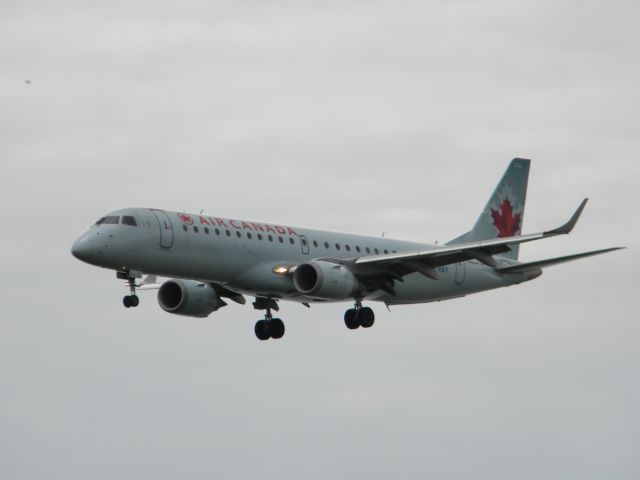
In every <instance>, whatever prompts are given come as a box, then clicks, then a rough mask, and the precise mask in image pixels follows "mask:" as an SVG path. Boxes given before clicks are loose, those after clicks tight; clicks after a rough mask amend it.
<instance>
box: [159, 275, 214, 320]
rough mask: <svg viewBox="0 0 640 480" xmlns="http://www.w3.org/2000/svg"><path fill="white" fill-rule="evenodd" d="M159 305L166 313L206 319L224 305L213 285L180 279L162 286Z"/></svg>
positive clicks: (168, 281) (169, 281)
mask: <svg viewBox="0 0 640 480" xmlns="http://www.w3.org/2000/svg"><path fill="white" fill-rule="evenodd" d="M158 303H159V304H160V307H161V308H162V309H163V310H164V311H165V312H169V313H175V314H176V315H186V316H188V317H206V316H208V315H209V314H210V313H212V312H215V311H216V310H218V309H219V308H220V307H222V306H223V305H224V303H223V302H222V300H220V297H218V294H217V293H216V292H215V290H214V289H213V288H212V287H211V285H209V284H207V283H202V282H197V281H195V280H178V279H173V280H167V281H166V282H164V283H163V284H162V286H161V287H160V290H158Z"/></svg>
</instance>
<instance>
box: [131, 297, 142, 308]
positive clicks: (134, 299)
mask: <svg viewBox="0 0 640 480" xmlns="http://www.w3.org/2000/svg"><path fill="white" fill-rule="evenodd" d="M138 305H140V299H139V298H138V296H137V295H131V306H132V307H137V306H138Z"/></svg>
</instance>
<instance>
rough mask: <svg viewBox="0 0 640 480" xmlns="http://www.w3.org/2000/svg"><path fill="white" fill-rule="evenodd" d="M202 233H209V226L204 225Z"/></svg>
mask: <svg viewBox="0 0 640 480" xmlns="http://www.w3.org/2000/svg"><path fill="white" fill-rule="evenodd" d="M204 233H206V234H207V235H209V227H204Z"/></svg>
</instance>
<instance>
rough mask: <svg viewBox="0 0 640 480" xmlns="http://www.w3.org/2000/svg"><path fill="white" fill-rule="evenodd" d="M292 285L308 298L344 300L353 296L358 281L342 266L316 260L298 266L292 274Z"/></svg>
mask: <svg viewBox="0 0 640 480" xmlns="http://www.w3.org/2000/svg"><path fill="white" fill-rule="evenodd" d="M293 285H294V286H295V287H296V290H298V291H299V292H300V293H303V294H304V295H307V296H309V297H313V298H318V299H323V300H344V299H345V298H349V297H353V296H354V295H355V293H356V290H357V289H358V280H357V279H356V277H355V276H354V275H353V273H351V270H349V269H348V268H347V267H345V266H344V265H339V264H336V263H331V262H324V261H322V260H318V261H313V262H307V263H303V264H302V265H298V266H297V267H296V269H295V271H294V272H293Z"/></svg>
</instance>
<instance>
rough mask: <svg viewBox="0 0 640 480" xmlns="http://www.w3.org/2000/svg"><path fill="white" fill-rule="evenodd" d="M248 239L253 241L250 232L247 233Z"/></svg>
mask: <svg viewBox="0 0 640 480" xmlns="http://www.w3.org/2000/svg"><path fill="white" fill-rule="evenodd" d="M247 238H248V239H249V240H251V234H250V233H249V232H247Z"/></svg>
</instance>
